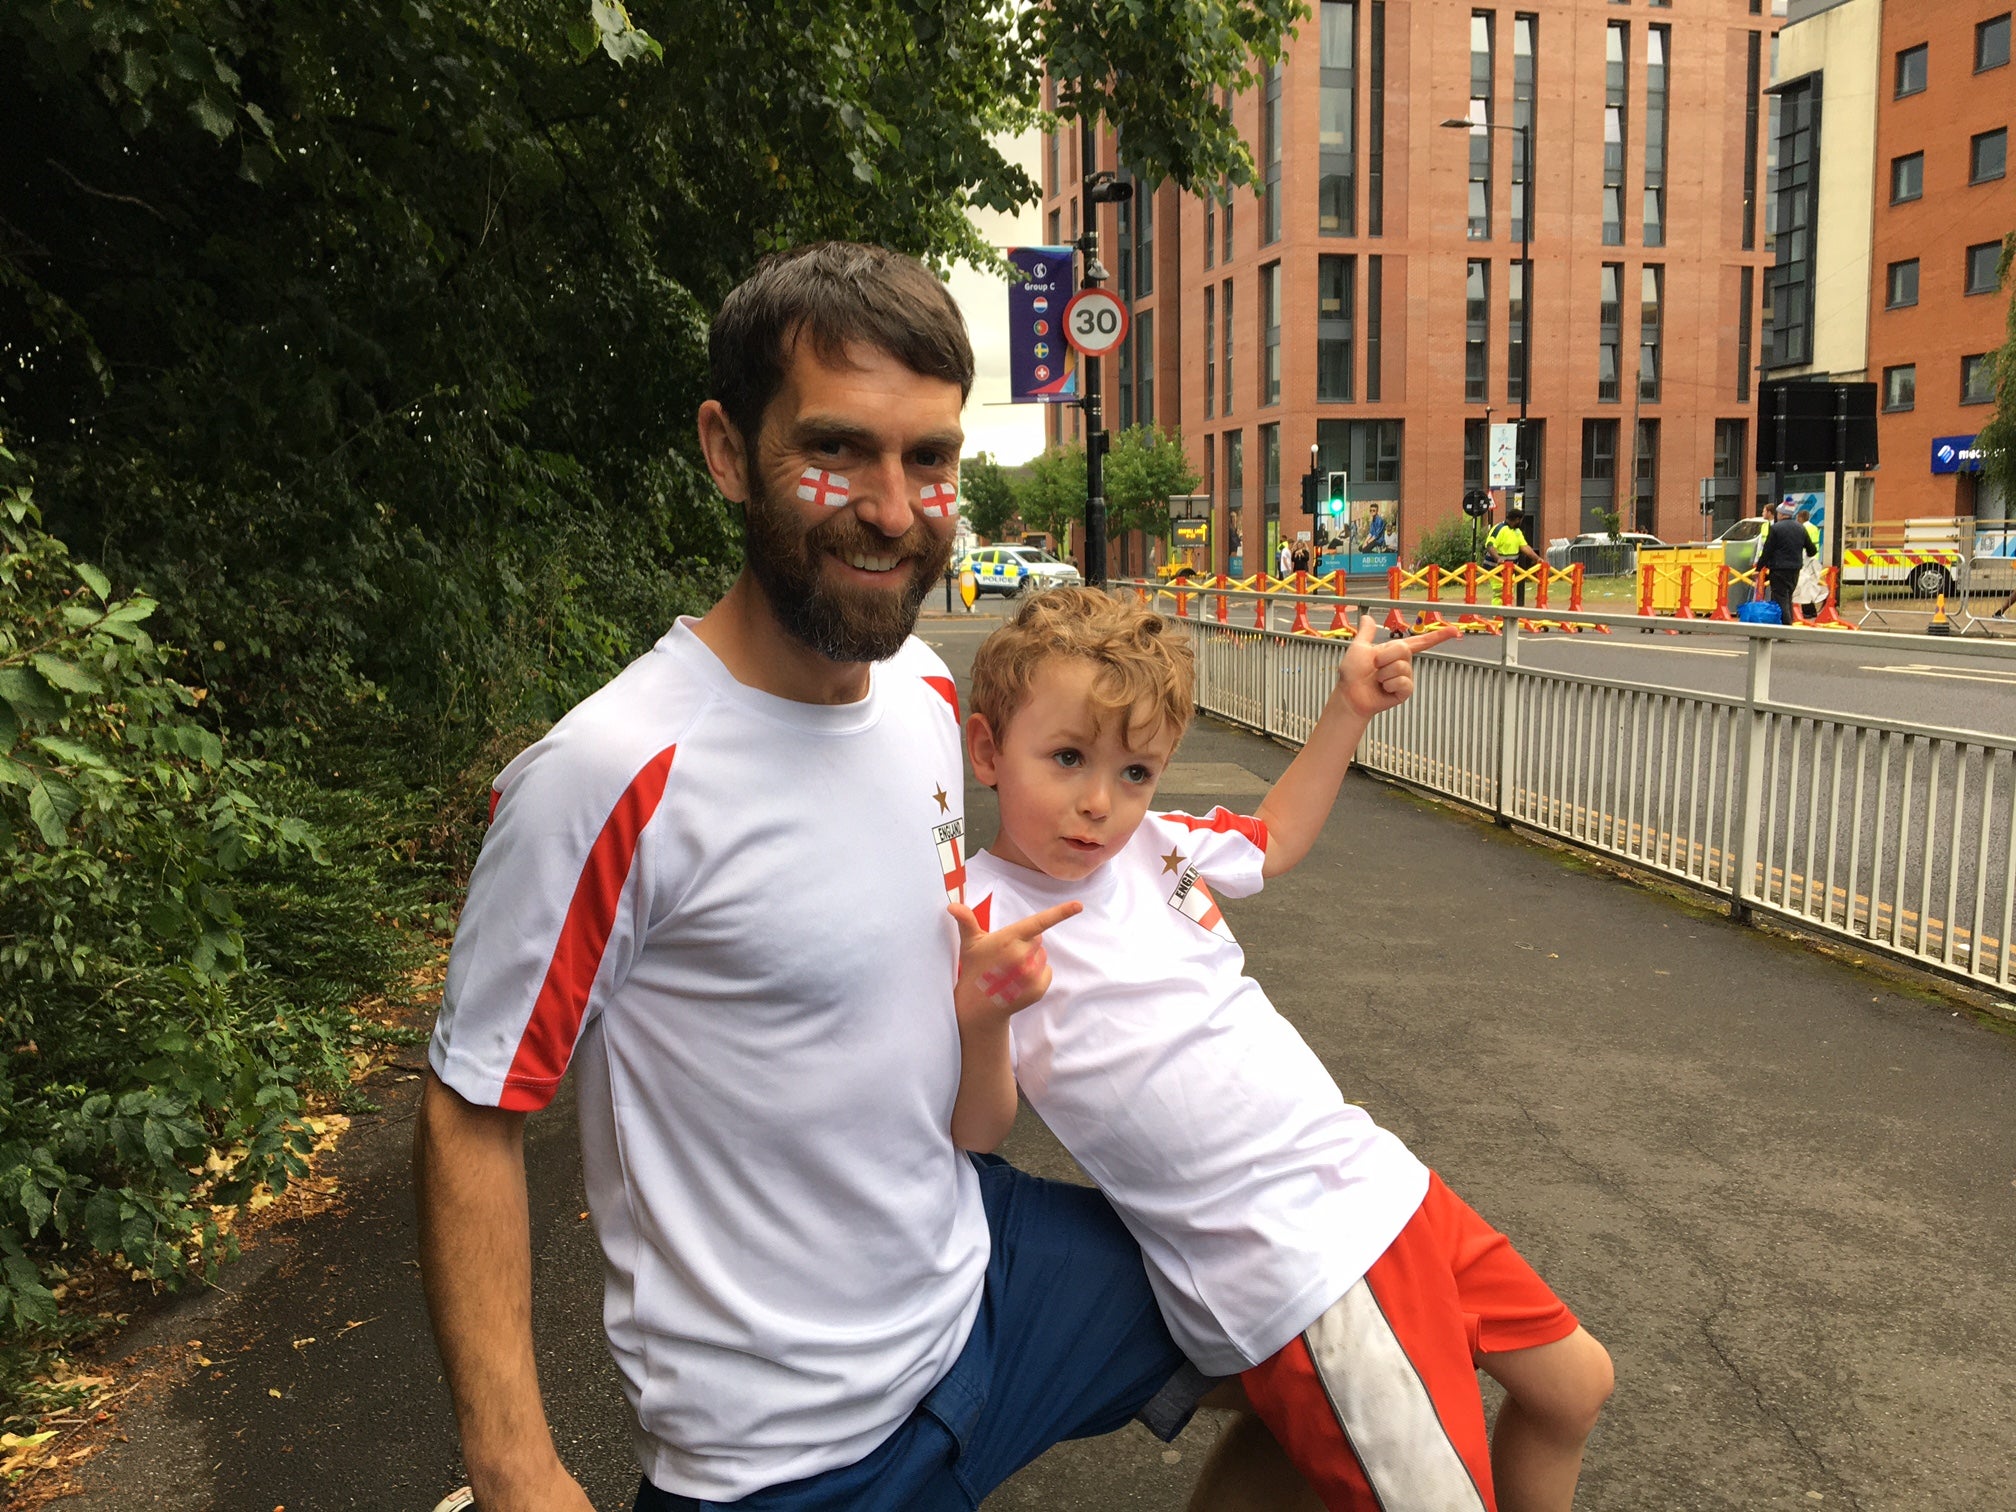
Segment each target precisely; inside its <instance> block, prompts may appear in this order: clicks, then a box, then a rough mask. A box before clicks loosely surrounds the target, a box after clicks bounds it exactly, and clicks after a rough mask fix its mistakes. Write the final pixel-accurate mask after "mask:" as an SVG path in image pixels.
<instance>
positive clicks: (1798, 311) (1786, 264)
mask: <svg viewBox="0 0 2016 1512" xmlns="http://www.w3.org/2000/svg"><path fill="white" fill-rule="evenodd" d="M1773 99H1774V100H1775V101H1776V104H1777V110H1778V136H1777V140H1776V142H1775V143H1774V148H1775V151H1776V156H1777V167H1776V170H1775V171H1774V173H1773V182H1774V195H1775V203H1776V209H1777V219H1776V222H1775V224H1773V226H1772V237H1773V240H1774V242H1775V243H1776V254H1777V255H1776V260H1775V261H1774V262H1773V263H1772V265H1771V266H1770V267H1769V268H1768V269H1766V270H1765V273H1764V302H1765V305H1766V307H1767V308H1768V310H1769V311H1770V315H1769V318H1768V320H1767V321H1766V323H1765V353H1766V355H1765V358H1764V362H1765V366H1767V367H1790V366H1792V365H1794V364H1796V363H1802V362H1810V361H1812V360H1813V218H1814V213H1815V211H1816V210H1817V209H1818V204H1819V198H1820V175H1819V173H1818V171H1817V165H1816V163H1815V161H1814V150H1813V149H1814V143H1815V141H1816V140H1817V137H1818V132H1819V125H1820V78H1819V76H1818V75H1815V76H1813V77H1811V78H1807V79H1803V80H1801V81H1800V82H1799V83H1797V84H1795V85H1793V86H1791V87H1790V88H1788V89H1786V90H1784V91H1783V92H1782V93H1780V94H1778V95H1775V96H1773Z"/></svg>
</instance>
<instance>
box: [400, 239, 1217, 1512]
mask: <svg viewBox="0 0 2016 1512" xmlns="http://www.w3.org/2000/svg"><path fill="white" fill-rule="evenodd" d="M709 351H710V362H711V380H712V381H711V396H710V397H709V398H708V399H707V401H706V402H705V403H704V404H703V405H701V407H700V411H699V416H698V424H699V433H700V445H701V451H702V453H703V454H704V457H705V459H706V462H707V466H708V469H709V471H710V472H711V473H712V475H713V478H714V481H715V483H716V485H717V486H718V487H719V489H720V491H721V493H722V495H723V496H724V497H725V498H726V499H728V500H729V501H731V502H733V503H736V504H739V505H741V506H742V515H743V538H744V567H743V570H742V573H741V575H740V576H739V577H738V578H737V579H736V580H735V582H734V584H733V585H732V586H731V588H730V589H729V591H728V593H727V594H726V596H724V597H723V598H722V599H721V601H720V602H719V603H717V604H716V605H715V606H714V607H713V608H712V609H710V610H709V611H708V612H707V613H706V614H704V615H702V616H700V617H699V618H698V619H682V620H680V621H678V622H677V623H676V624H675V625H674V626H673V627H672V628H671V629H670V631H668V632H667V634H666V635H665V636H664V638H663V639H661V640H660V641H659V642H658V643H657V645H656V646H654V647H653V648H652V649H651V650H650V651H648V652H647V653H645V654H644V655H643V656H641V657H639V658H638V659H637V660H636V661H634V662H633V663H631V664H630V666H629V667H627V668H626V669H624V671H623V672H621V673H620V674H618V675H617V676H616V677H615V678H614V679H613V680H612V681H611V682H610V683H608V684H607V685H606V686H604V687H603V688H602V689H601V690H600V691H599V692H597V693H595V694H593V695H592V696H591V697H589V698H588V699H587V700H586V701H585V702H583V703H581V704H580V705H578V706H577V707H575V708H574V709H573V710H571V711H570V712H569V713H568V714H567V715H566V716H565V717H563V718H562V719H561V720H560V722H559V723H558V724H557V725H555V726H554V727H553V729H552V730H551V731H549V732H548V733H547V734H546V735H545V736H544V737H543V738H542V739H541V740H539V741H538V742H537V743H536V744H534V745H533V746H531V747H530V748H529V749H527V750H526V751H524V752H522V753H520V754H519V755H518V756H517V757H516V758H515V759H513V760H512V761H511V763H510V764H509V765H508V766H506V767H505V769H504V771H503V773H502V775H501V776H499V778H498V779H497V781H496V784H495V787H494V789H493V792H492V805H493V819H492V823H491V826H490V830H489V833H488V835H487V837H486V839H485V841H484V845H483V849H482V853H481V855H480V856H479V858H478V860H477V863H476V867H475V870H474V873H473V875H472V877H471V879H470V883H469V895H468V902H467V906H466V908H465V910H464V912H463V914H462V919H461V923H460V926H459V928H458V930H457V933H456V938H455V945H454V949H453V953H452V955H451V958H450V962H449V969H448V981H447V987H446V992H445V994H444V998H443V1002H442V1007H441V1014H440V1018H439V1021H438V1023H437V1026H436V1029H435V1033H434V1038H433V1042H432V1044H431V1046H430V1048H429V1052H428V1064H429V1072H428V1076H427V1082H426V1088H425V1094H424V1097H423V1101H422V1107H421V1113H420V1117H419V1120H418V1131H417V1136H416V1145H415V1152H414V1165H415V1175H416V1180H417V1186H418V1198H419V1210H420V1217H421V1257H422V1258H421V1264H422V1276H423V1280H424V1282H425V1285H426V1290H427V1300H428V1305H429V1308H430V1310H431V1312H432V1315H433V1323H434V1331H435V1337H436V1340H437V1342H438V1344H439V1346H440V1351H441V1356H442V1361H443V1364H444V1366H445V1367H446V1375H447V1380H448V1385H449V1390H450V1393H451V1395H452V1397H453V1400H454V1405H455V1412H456V1421H457V1424H458V1426H459V1428H460V1432H461V1439H462V1449H463V1456H464V1460H465V1463H466V1464H467V1466H468V1470H469V1475H470V1479H471V1483H472V1487H473V1491H474V1496H475V1500H476V1502H477V1504H478V1505H479V1506H480V1507H482V1509H483V1512H524V1509H538V1512H559V1509H565V1512H587V1509H588V1502H587V1500H586V1498H585V1497H584V1495H583V1494H582V1492H581V1489H580V1487H579V1485H578V1484H577V1483H576V1482H575V1481H574V1480H573V1478H572V1477H571V1476H570V1475H569V1473H568V1471H567V1470H566V1468H565V1467H564V1466H563V1464H562V1463H561V1460H560V1457H559V1455H558V1453H557V1451H556V1449H555V1446H554V1443H553V1440H552V1435H551V1433H550V1432H549V1430H548V1428H547V1423H546V1418H545V1415H544V1411H543V1409H542V1407H541V1403H540V1395H539V1384H538V1376H537V1365H536V1361H535V1358H534V1353H533V1346H532V1330H531V1321H530V1319H531V1286H532V1280H531V1277H532V1267H531V1247H530V1239H529V1234H528V1228H527V1217H526V1196H525V1170H524V1150H523V1142H522V1136H523V1123H524V1119H525V1118H526V1117H527V1116H528V1115H529V1114H534V1113H536V1112H537V1110H539V1109H541V1108H543V1107H545V1106H546V1104H547V1103H548V1102H549V1101H550V1100H551V1099H552V1097H553V1095H554V1091H555V1089H556V1087H557V1086H558V1084H559V1082H560V1080H561V1078H562V1076H563V1075H564V1074H565V1073H566V1072H567V1071H568V1069H569V1067H570V1066H571V1067H573V1068H575V1075H576V1078H577V1082H578V1085H579V1098H580V1121H581V1141H582V1165H583V1170H584V1174H585V1178H586V1185H587V1192H588V1204H589V1208H590V1211H591V1212H592V1214H593V1217H594V1222H595V1232H596V1235H597V1237H598V1239H599V1240H600V1242H601V1245H602V1249H603V1254H604V1257H605V1295H604V1306H603V1316H604V1320H605V1324H606V1327H607V1331H608V1342H609V1346H610V1350H611V1353H612V1355H613V1356H614V1358H615V1362H616V1365H617V1369H618V1371H619V1373H620V1375H621V1377H622V1381H623V1385H624V1389H625V1392H626V1395H627V1397H628V1400H629V1406H630V1410H631V1412H632V1414H633V1418H634V1422H633V1427H634V1437H635V1442H636V1444H637V1446H638V1456H639V1461H640V1465H641V1469H642V1472H643V1480H642V1483H641V1486H640V1489H639V1492H638V1496H637V1503H636V1505H637V1507H638V1508H640V1509H644V1512H663V1509H669V1508H678V1509H687V1508H693V1507H697V1506H700V1505H702V1504H706V1505H713V1504H715V1503H720V1502H736V1501H739V1500H741V1499H742V1498H745V1497H750V1496H754V1495H757V1494H758V1493H761V1495H762V1505H763V1507H764V1508H766V1509H776V1512H793V1509H803V1508H810V1507H815V1506H816V1507H818V1508H820V1509H822V1512H823V1509H832V1512H840V1509H870V1512H884V1509H886V1512H897V1509H910V1508H934V1509H935V1508H953V1507H958V1508H968V1507H971V1506H972V1505H973V1504H974V1503H975V1501H976V1500H977V1499H978V1498H980V1497H982V1496H984V1495H986V1494H987V1492H988V1491H989V1490H990V1489H991V1488H992V1487H993V1486H995V1485H996V1484H998V1483H999V1482H1000V1481H1002V1480H1004V1479H1006V1478H1007V1476H1008V1475H1010V1474H1012V1473H1013V1472H1014V1470H1016V1469H1017V1468H1019V1467H1020V1466H1021V1465H1022V1464H1024V1463H1026V1462H1027V1461H1029V1460H1031V1459H1034V1458H1035V1457H1036V1456H1037V1455H1039V1454H1041V1453H1042V1452H1043V1451H1044V1450H1045V1449H1046V1448H1048V1447H1049V1446H1050V1445H1051V1444H1053V1443H1056V1442H1058V1441H1060V1440H1062V1439H1065V1438H1073V1437H1082V1436H1086V1435H1090V1434H1096V1433H1104V1432H1107V1431H1109V1430H1112V1429H1115V1428H1118V1427H1120V1426H1121V1425H1122V1424H1124V1423H1125V1422H1127V1421H1128V1420H1129V1419H1130V1418H1131V1417H1134V1416H1136V1415H1137V1414H1141V1415H1144V1416H1145V1417H1146V1418H1147V1420H1149V1421H1151V1422H1152V1423H1153V1424H1154V1425H1155V1426H1156V1428H1157V1430H1158V1431H1160V1432H1162V1433H1163V1434H1165V1435H1172V1434H1173V1433H1174V1432H1175V1431H1176V1429H1177V1428H1178V1427H1179V1426H1180V1424H1181V1422H1182V1421H1183V1419H1184V1417H1186V1416H1187V1414H1188V1411H1189V1409H1190V1407H1191V1406H1192V1405H1194V1403H1195V1401H1196V1399H1197V1395H1198V1392H1199V1391H1201V1390H1202V1383H1201V1382H1200V1381H1199V1380H1198V1379H1197V1378H1196V1377H1195V1373H1194V1372H1192V1371H1188V1370H1187V1368H1186V1367H1185V1365H1184V1361H1183V1357H1182V1355H1181V1353H1180V1351H1178V1349H1177V1348H1176V1346H1175V1344H1174V1343H1173V1341H1172V1340H1171V1338H1170V1336H1169V1333H1168V1331H1167V1329H1166V1327H1165V1326H1164V1325H1163V1323H1162V1321H1161V1318H1160V1315H1159V1313H1158V1312H1157V1310H1156V1308H1155V1306H1154V1301H1153V1296H1152V1293H1151V1291H1150V1289H1149V1285H1148V1281H1147V1278H1146V1274H1145V1272H1144V1270H1143V1268H1142V1262H1141V1255H1140V1251H1139V1248H1138V1246H1137V1245H1136V1243H1135V1241H1134V1240H1133V1239H1132V1238H1131V1237H1130V1236H1129V1235H1128V1233H1127V1231H1126V1229H1125V1228H1124V1227H1123V1226H1122V1224H1121V1223H1120V1221H1119V1219H1118V1218H1117V1217H1116V1216H1115V1215H1114V1213H1113V1211H1112V1209H1111V1207H1110V1206H1109V1205H1108V1203H1107V1201H1106V1199H1105V1198H1103V1197H1101V1196H1100V1195H1099V1194H1098V1193H1096V1192H1094V1191H1092V1190H1091V1189H1089V1188H1085V1187H1079V1186H1070V1185H1060V1184H1056V1183H1051V1182H1047V1181H1041V1180H1037V1179H1035V1178H1033V1177H1030V1176H1027V1175H1025V1174H1023V1173H1022V1172H1020V1171H1017V1170H1015V1169H1014V1168H1013V1167H1011V1166H1009V1165H1007V1164H1005V1163H1003V1162H999V1161H988V1162H981V1161H977V1160H975V1159H973V1158H971V1157H969V1156H968V1155H966V1154H965V1153H963V1152H962V1151H961V1150H960V1149H958V1148H957V1147H956V1146H955V1145H954V1143H953V1140H952V1137H951V1133H950V1127H949V1126H950V1117H951V1113H952V1110H953V1107H954V1103H955V1099H956V1096H957V1093H958V1088H959V1080H960V1074H961V1072H960V1044H959V1032H958V1021H957V1017H956V1006H955V1002H954V996H953V983H954V981H955V978H956V976H957V968H958V965H959V956H960V943H961V941H960V934H959V931H958V929H957V927H956V926H955V924H954V921H953V920H952V919H951V918H950V917H948V914H947V908H948V903H950V902H953V901H957V900H959V899H960V898H961V897H962V896H963V889H964V883H965V832H964V816H963V804H962V801H961V799H962V793H963V771H962V765H961V746H960V727H959V715H958V702H957V697H956V694H955V690H954V686H953V682H952V679H951V677H950V675H949V674H948V672H947V670H946V668H945V665H944V663H943V662H941V661H940V660H939V659H938V657H937V656H936V655H935V654H934V653H933V652H931V651H930V650H929V649H928V648H927V647H926V646H925V645H924V644H923V643H922V642H921V641H918V640H916V639H915V638H913V637H912V635H911V633H910V632H911V629H912V626H913V625H914V623H915V620H916V616H917V612H918V608H919V606H920V604H921V603H922V600H923V598H924V596H925V594H926V593H927V592H928V591H929V589H930V587H931V586H932V584H933V583H934V582H935V580H936V579H937V577H938V575H939V573H940V572H941V571H942V570H943V568H944V566H945V563H946V560H947V558H948V556H949V554H950V551H951V543H952V532H953V530H954V528H955V526H956V524H957V522H956V520H955V519H954V518H953V517H952V514H951V512H950V511H949V510H942V509H940V508H938V507H937V505H938V501H940V500H941V499H942V498H943V497H945V495H946V491H947V490H948V489H949V488H951V487H953V486H954V485H956V483H957V479H958V462H959V453H960V447H961V444H962V439H963V438H962V433H961V429H960V423H959V416H960V410H961V407H962V405H963V403H964V401H965V399H966V397H967V395H968V394H969V392H970V391H971V387H972V381H973V359H972V353H971V350H970V347H969V345H968V341H967V337H966V331H965V327H964V324H963V322H962V321H961V319H960V316H959V312H958V309H957V307H956V306H955V305H954V304H953V302H952V300H951V298H950V296H949V295H947V293H946V292H945V289H944V286H943V285H942V284H941V283H940V282H939V281H938V280H937V279H936V278H935V277H934V276H933V275H932V274H931V273H930V272H929V271H928V270H927V269H925V268H924V267H923V266H922V265H921V264H919V263H917V262H915V261H913V260H911V259H909V258H906V257H900V256H897V255H896V254H893V253H889V252H886V251H883V250H881V249H879V248H873V247H864V246H850V245H842V244H824V245H821V246H816V247H810V248H802V249H799V250H798V251H795V252H791V253H785V254H781V255H778V256H775V257H771V258H767V259H765V260H764V262H763V263H762V264H760V265H759V267H758V269H757V271H756V272H755V274H754V275H753V276H752V277H751V278H750V279H749V280H748V281H747V282H745V283H743V284H742V285H741V286H740V287H739V288H737V289H735V290H734V291H732V292H731V293H730V294H729V296H728V298H727V300H726V301H725V302H724V304H723V305H722V308H721V311H720V313H719V315H718V316H717V317H716V319H715V321H714V325H713V329H712V333H711V336H710V341H709ZM1056 916H1058V915H1057V912H1056V911H1055V910H1053V911H1052V912H1051V914H1050V915H1046V916H1042V917H1039V918H1037V919H1035V920H1025V921H1021V922H1020V923H1018V924H1014V925H1011V926H1010V929H1011V930H1012V931H1014V932H1013V933H1011V932H1010V930H1003V931H998V932H997V933H998V934H1000V935H1002V936H1005V937H1006V938H1005V939H1002V940H995V939H994V937H992V936H989V937H987V939H988V940H989V941H992V942H993V943H992V944H991V945H989V946H988V948H991V949H995V950H1009V949H1018V948H1020V947H1021V946H1023V945H1025V944H1027V943H1028V942H1029V941H1031V940H1033V939H1034V938H1036V936H1037V935H1038V933H1039V932H1040V930H1041V928H1042V927H1043V926H1044V925H1045V924H1046V923H1048V922H1051V921H1052V920H1053V919H1054V917H1056ZM969 954H970V952H969Z"/></svg>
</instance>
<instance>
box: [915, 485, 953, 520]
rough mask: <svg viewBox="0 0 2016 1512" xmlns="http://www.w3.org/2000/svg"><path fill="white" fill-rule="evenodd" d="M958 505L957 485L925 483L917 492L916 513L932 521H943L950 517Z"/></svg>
mask: <svg viewBox="0 0 2016 1512" xmlns="http://www.w3.org/2000/svg"><path fill="white" fill-rule="evenodd" d="M958 503H959V485H958V484H957V483H926V484H925V485H924V486H923V488H921V489H919V490H918V492H917V512H918V513H919V514H924V515H929V516H930V517H931V518H932V519H934V520H943V519H945V518H947V517H948V516H950V515H951V513H952V511H953V509H954V508H955V507H957V505H958Z"/></svg>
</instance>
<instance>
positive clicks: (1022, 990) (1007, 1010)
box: [948, 903, 1085, 1029]
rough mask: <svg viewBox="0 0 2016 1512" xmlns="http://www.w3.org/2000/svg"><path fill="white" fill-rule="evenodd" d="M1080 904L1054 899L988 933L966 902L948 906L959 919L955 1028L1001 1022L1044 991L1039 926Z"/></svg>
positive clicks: (1046, 980)
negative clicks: (1049, 905)
mask: <svg viewBox="0 0 2016 1512" xmlns="http://www.w3.org/2000/svg"><path fill="white" fill-rule="evenodd" d="M1084 909H1085V905H1084V904H1082V903H1059V904H1058V905H1057V906H1056V907H1055V908H1046V909H1044V910H1043V911H1042V912H1041V913H1033V914H1031V915H1029V917H1028V918H1026V919H1021V920H1018V921H1017V922H1015V923H1013V924H1004V925H1003V926H1002V927H1001V928H999V929H997V930H995V931H993V932H992V933H991V934H990V933H988V932H987V931H985V930H983V929H981V927H980V921H979V920H978V919H976V918H974V917H973V910H972V909H970V908H968V907H966V905H965V904H963V903H953V904H950V905H948V911H949V912H950V913H951V915H952V917H953V918H954V919H956V920H958V921H959V987H958V990H957V991H956V992H955V993H954V994H953V1002H954V1004H955V1006H956V1007H957V1009H958V1012H959V1024H960V1027H961V1028H962V1029H964V1028H967V1027H969V1026H975V1025H978V1024H981V1023H1002V1024H1005V1023H1007V1022H1008V1020H1009V1019H1010V1018H1012V1017H1014V1016H1015V1015H1016V1014H1018V1013H1020V1012H1021V1011H1022V1010H1023V1009H1024V1008H1027V1007H1028V1006H1029V1005H1030V1004H1031V1003H1034V1002H1035V1001H1036V1000H1037V999H1038V998H1040V997H1042V996H1043V994H1044V993H1045V992H1048V991H1049V990H1050V958H1049V956H1047V955H1045V954H1044V951H1043V931H1044V930H1046V929H1050V928H1052V927H1054V926H1056V925H1058V924H1062V923H1063V922H1064V921H1065V920H1066V919H1069V918H1071V917H1073V916H1074V915H1076V914H1079V913H1082V912H1084Z"/></svg>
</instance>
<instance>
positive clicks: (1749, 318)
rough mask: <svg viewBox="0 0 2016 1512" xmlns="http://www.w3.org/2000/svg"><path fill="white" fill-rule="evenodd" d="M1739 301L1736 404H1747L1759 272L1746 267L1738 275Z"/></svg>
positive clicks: (1737, 314)
mask: <svg viewBox="0 0 2016 1512" xmlns="http://www.w3.org/2000/svg"><path fill="white" fill-rule="evenodd" d="M1737 284H1738V289H1737V295H1736V297H1737V299H1738V300H1739V301H1740V302H1741V304H1742V308H1741V309H1740V310H1738V311H1737V313H1736V402H1737V403H1739V404H1747V403H1748V402H1749V400H1750V356H1751V332H1752V331H1753V330H1755V325H1754V324H1753V322H1754V321H1755V320H1756V318H1757V311H1756V304H1757V270H1756V269H1755V268H1751V267H1745V268H1743V269H1741V270H1740V272H1739V273H1738V275H1737Z"/></svg>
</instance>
